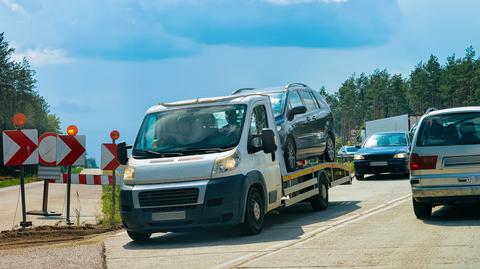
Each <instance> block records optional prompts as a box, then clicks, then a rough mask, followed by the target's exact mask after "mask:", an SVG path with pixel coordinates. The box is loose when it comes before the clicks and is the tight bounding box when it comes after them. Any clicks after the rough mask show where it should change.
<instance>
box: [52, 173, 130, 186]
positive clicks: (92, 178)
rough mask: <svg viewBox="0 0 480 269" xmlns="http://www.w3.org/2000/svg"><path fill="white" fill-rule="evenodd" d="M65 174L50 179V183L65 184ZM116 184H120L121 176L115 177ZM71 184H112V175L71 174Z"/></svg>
mask: <svg viewBox="0 0 480 269" xmlns="http://www.w3.org/2000/svg"><path fill="white" fill-rule="evenodd" d="M67 177H68V175H67V174H65V173H64V174H62V176H61V178H60V179H50V180H49V181H48V182H50V183H58V184H67ZM116 181H117V182H116V184H117V185H118V184H120V183H121V181H122V178H121V176H117V177H116ZM71 183H72V184H83V185H112V183H113V177H112V176H100V175H82V174H72V182H71Z"/></svg>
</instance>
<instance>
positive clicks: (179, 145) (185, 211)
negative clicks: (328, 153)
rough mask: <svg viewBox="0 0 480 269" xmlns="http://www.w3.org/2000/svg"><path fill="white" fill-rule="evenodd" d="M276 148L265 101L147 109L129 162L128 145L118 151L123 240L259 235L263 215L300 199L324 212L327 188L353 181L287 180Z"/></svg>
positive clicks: (236, 99)
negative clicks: (186, 233)
mask: <svg viewBox="0 0 480 269" xmlns="http://www.w3.org/2000/svg"><path fill="white" fill-rule="evenodd" d="M277 145H280V144H279V136H278V134H277V130H276V128H275V119H274V116H273V112H272V109H271V105H270V100H269V97H268V96H266V95H259V94H252V95H246V96H228V97H218V98H206V99H195V100H190V101H184V102H176V103H169V104H158V105H155V106H153V107H151V108H150V109H149V110H148V111H147V114H146V116H145V118H144V120H143V123H142V125H141V128H140V131H139V133H138V136H137V138H136V141H135V143H134V145H133V146H132V156H131V158H129V159H127V148H129V146H126V144H125V143H121V144H119V148H118V150H119V160H120V162H121V163H125V164H127V166H126V169H125V174H124V180H123V184H122V186H121V192H120V202H121V217H122V222H123V225H124V226H125V229H126V230H127V231H128V234H129V236H130V237H131V238H132V239H133V240H146V239H148V238H149V237H150V235H151V233H153V232H165V231H180V230H190V229H192V228H195V227H203V226H211V225H228V224H241V225H242V226H243V228H244V230H245V231H246V233H248V234H257V233H259V232H260V231H261V229H262V227H263V222H264V215H265V214H266V213H267V212H269V211H271V210H273V209H275V208H278V207H280V206H288V205H291V204H293V203H296V202H300V201H304V200H306V199H308V201H310V202H311V203H312V206H313V207H314V208H315V209H325V208H326V207H327V205H328V188H329V187H331V186H333V185H335V184H341V183H348V182H351V178H350V174H349V173H348V172H347V171H346V170H341V171H340V173H338V171H337V173H333V172H332V173H331V174H332V175H331V176H330V179H329V177H328V175H327V173H324V172H323V170H322V169H325V168H326V167H329V168H331V169H332V171H333V169H334V168H335V169H337V170H338V169H342V167H340V165H339V164H330V165H326V166H325V164H324V166H322V167H320V166H319V167H316V168H313V169H312V168H310V170H308V171H298V172H294V173H290V174H287V173H286V169H285V164H284V163H283V158H282V152H281V147H279V146H277ZM336 167H340V168H336ZM342 172H343V173H342ZM334 174H335V175H334ZM282 175H283V176H282ZM337 178H338V180H337ZM282 197H283V198H282Z"/></svg>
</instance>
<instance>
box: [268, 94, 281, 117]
mask: <svg viewBox="0 0 480 269" xmlns="http://www.w3.org/2000/svg"><path fill="white" fill-rule="evenodd" d="M268 96H270V103H272V109H273V114H274V115H275V116H278V115H280V114H282V112H283V104H284V101H285V92H273V93H269V94H268Z"/></svg>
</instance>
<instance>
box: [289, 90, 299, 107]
mask: <svg viewBox="0 0 480 269" xmlns="http://www.w3.org/2000/svg"><path fill="white" fill-rule="evenodd" d="M297 106H303V102H302V99H301V98H300V95H299V94H298V92H297V91H291V92H290V94H289V95H288V108H289V109H292V108H294V107H297Z"/></svg>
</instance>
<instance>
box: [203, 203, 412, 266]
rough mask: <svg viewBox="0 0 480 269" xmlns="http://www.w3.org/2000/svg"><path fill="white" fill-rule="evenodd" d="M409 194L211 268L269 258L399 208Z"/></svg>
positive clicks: (239, 264) (238, 264)
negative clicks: (321, 235)
mask: <svg viewBox="0 0 480 269" xmlns="http://www.w3.org/2000/svg"><path fill="white" fill-rule="evenodd" d="M411 196H412V195H411V194H407V195H404V196H401V197H399V198H396V199H393V200H390V201H388V202H385V203H383V204H381V205H379V206H376V207H374V208H371V209H369V210H366V211H365V212H362V213H358V214H354V215H352V216H349V217H346V218H344V219H341V220H338V221H336V222H333V223H330V224H328V225H326V226H322V227H319V228H317V229H315V230H313V231H310V232H308V233H305V234H303V235H302V236H300V238H299V239H296V240H289V241H286V242H282V243H278V244H275V245H273V246H269V247H267V248H265V249H263V250H259V251H256V252H253V253H250V254H247V255H244V256H242V257H239V258H236V259H233V260H231V261H227V262H224V263H221V264H219V265H217V266H215V267H212V268H213V269H224V268H234V267H237V266H241V265H243V264H246V263H247V262H251V261H253V260H256V259H259V258H263V257H268V256H271V255H273V254H275V253H277V252H279V251H282V250H284V249H286V248H289V247H293V246H295V245H299V244H300V243H304V242H307V241H309V240H312V239H314V238H315V237H316V236H318V235H320V234H326V233H330V232H333V231H335V230H337V229H340V228H343V227H345V226H346V225H348V224H351V223H355V222H358V221H361V220H364V219H366V218H368V217H371V216H373V215H376V214H378V213H381V212H384V211H386V210H389V209H392V208H394V207H396V206H399V205H400V204H402V203H404V202H406V201H408V199H407V198H409V197H411Z"/></svg>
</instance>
